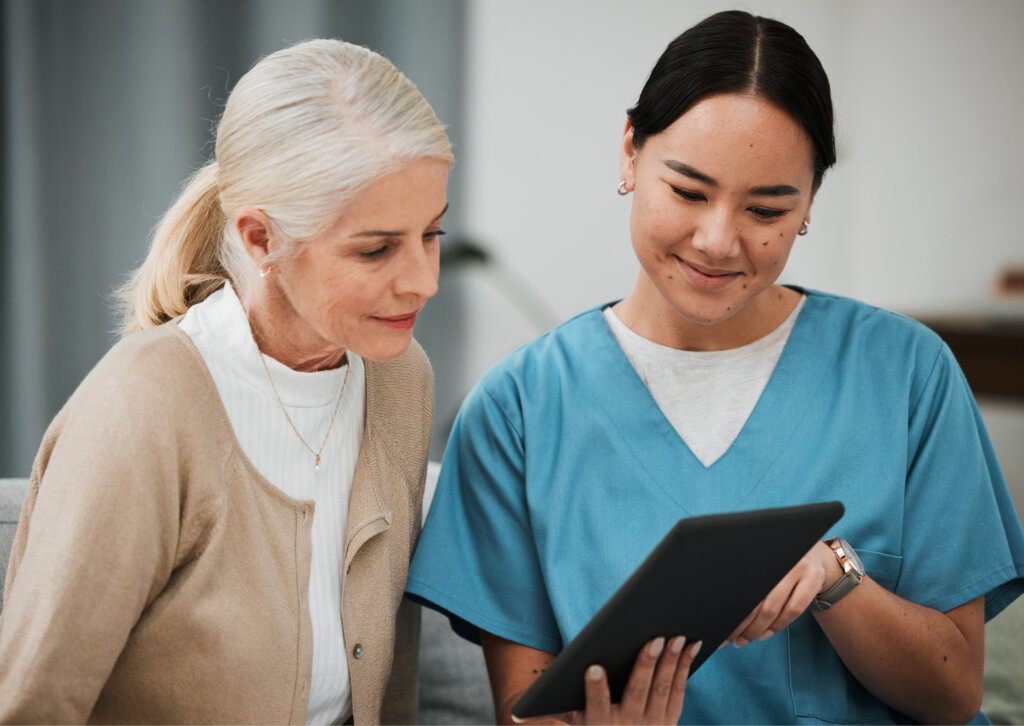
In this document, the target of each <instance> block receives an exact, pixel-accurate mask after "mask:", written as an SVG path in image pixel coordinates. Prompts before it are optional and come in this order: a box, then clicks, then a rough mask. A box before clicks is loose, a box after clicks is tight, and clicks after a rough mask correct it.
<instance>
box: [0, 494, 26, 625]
mask: <svg viewBox="0 0 1024 726" xmlns="http://www.w3.org/2000/svg"><path fill="white" fill-rule="evenodd" d="M27 489H28V479H0V609H3V606H4V596H3V583H4V581H5V580H6V578H7V562H8V560H10V558H11V544H13V542H14V533H15V531H17V529H18V513H19V512H21V503H22V502H23V501H24V500H25V491H26V490H27Z"/></svg>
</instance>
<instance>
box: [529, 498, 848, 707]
mask: <svg viewBox="0 0 1024 726" xmlns="http://www.w3.org/2000/svg"><path fill="white" fill-rule="evenodd" d="M842 515H843V505H842V504H841V503H840V502H820V503H815V504H806V505H801V506H796V507H779V508H773V509H759V510H753V511H747V512H734V513H729V514H716V515H710V516H703V517H691V518H688V519H682V520H680V521H679V522H678V523H677V524H676V525H675V526H674V527H673V528H672V530H671V531H669V533H668V534H667V535H665V537H664V539H662V541H661V542H660V543H659V544H658V546H657V547H655V549H654V551H653V552H651V554H650V555H649V556H648V557H647V559H646V560H644V562H643V564H641V565H640V567H639V568H637V570H636V571H635V572H634V573H633V574H632V575H631V576H630V577H629V579H628V580H626V582H625V583H623V584H622V586H621V587H620V588H619V589H618V590H617V591H616V592H615V594H614V595H613V596H612V597H611V599H609V600H608V602H607V603H606V604H605V605H604V607H602V608H601V609H600V610H599V611H598V612H597V614H596V615H594V617H593V618H592V619H591V620H590V622H589V623H588V624H587V625H586V627H584V628H583V630H582V631H580V633H579V634H578V635H577V636H576V637H575V638H573V640H572V641H571V642H570V643H569V644H568V645H567V646H566V647H565V649H564V650H563V651H562V652H561V653H560V654H559V655H558V657H557V658H556V659H555V660H554V661H553V662H552V663H551V665H550V666H549V667H548V668H547V669H546V670H545V671H544V673H543V674H542V675H541V677H540V678H538V679H537V680H536V681H535V682H534V683H533V685H532V686H531V687H530V689H529V690H528V691H527V692H526V693H525V694H523V697H522V698H520V699H519V701H518V702H517V703H516V705H515V706H514V707H513V710H512V712H513V713H514V714H515V715H516V716H517V717H520V718H527V717H530V716H542V715H547V714H555V713H561V712H563V711H572V710H577V709H582V708H583V707H584V703H585V700H584V690H583V676H584V672H585V671H586V669H587V668H588V667H589V666H590V665H592V664H594V663H598V664H600V665H602V666H604V668H605V670H606V671H607V673H608V684H609V687H610V689H611V695H612V702H613V703H617V702H619V701H620V700H621V697H622V692H623V690H624V689H625V685H626V680H627V679H628V677H629V673H630V671H631V670H632V667H633V663H634V661H635V660H636V656H637V654H638V653H639V652H640V648H641V647H642V646H643V645H644V644H645V643H647V642H648V641H650V640H651V639H653V638H656V637H658V636H664V637H666V638H670V637H672V636H675V635H684V636H686V639H687V642H688V643H692V642H695V641H698V640H702V641H704V646H703V647H702V648H701V652H700V653H699V654H698V655H697V658H696V659H695V660H694V662H693V665H692V666H691V668H690V676H691V677H692V676H693V674H694V673H695V672H696V671H697V669H698V668H700V666H701V665H702V664H703V663H704V661H706V660H707V659H708V658H709V657H711V656H712V655H713V654H714V653H715V650H716V649H717V648H718V646H719V645H720V644H721V643H722V642H724V641H725V639H726V638H727V637H729V635H730V634H731V633H732V631H733V629H734V628H736V626H737V625H739V624H740V623H741V622H742V621H743V619H744V618H745V617H746V616H747V615H749V614H750V612H751V611H752V610H753V609H754V608H755V607H756V606H757V604H758V603H760V602H761V600H763V599H764V597H765V596H766V595H767V594H768V593H769V592H770V591H771V589H772V588H773V587H774V586H775V585H776V584H777V583H778V582H779V580H781V579H782V578H783V577H784V576H785V575H786V573H787V572H789V570H790V569H792V568H793V566H794V565H796V563H797V562H798V561H799V560H800V558H801V557H803V556H804V555H805V554H806V553H807V551H808V550H809V549H810V548H811V547H812V546H813V545H814V544H815V542H817V541H818V540H819V539H820V538H821V537H822V536H823V535H824V534H825V532H827V531H828V529H829V527H831V526H832V525H833V524H834V523H835V522H837V521H838V520H839V518H840V517H841V516H842Z"/></svg>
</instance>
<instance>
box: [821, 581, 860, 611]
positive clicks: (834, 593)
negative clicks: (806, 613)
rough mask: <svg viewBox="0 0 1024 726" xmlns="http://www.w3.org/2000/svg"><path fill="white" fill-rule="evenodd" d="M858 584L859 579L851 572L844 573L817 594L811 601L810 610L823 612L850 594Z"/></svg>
mask: <svg viewBox="0 0 1024 726" xmlns="http://www.w3.org/2000/svg"><path fill="white" fill-rule="evenodd" d="M859 584H860V578H859V577H857V575H856V574H854V573H853V572H844V573H843V576H842V577H840V578H839V579H838V580H836V581H835V582H834V583H833V584H832V586H831V587H829V588H828V589H827V590H824V591H822V592H819V593H818V594H817V595H815V596H814V600H812V601H811V610H814V611H815V612H819V613H820V612H823V611H825V610H828V609H829V608H830V607H832V606H833V605H835V604H836V603H837V602H839V601H840V600H842V599H843V598H844V597H846V596H847V595H849V594H850V591H851V590H853V588H855V587H857V585H859Z"/></svg>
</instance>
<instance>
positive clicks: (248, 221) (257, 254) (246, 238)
mask: <svg viewBox="0 0 1024 726" xmlns="http://www.w3.org/2000/svg"><path fill="white" fill-rule="evenodd" d="M235 229H236V230H238V236H239V237H241V238H242V244H243V245H244V246H245V251H246V252H248V253H249V257H251V258H252V259H253V261H254V262H255V263H256V264H257V265H260V264H261V263H262V262H263V259H264V258H265V257H266V256H267V255H268V254H270V245H271V240H272V237H273V232H272V229H273V228H272V227H271V225H270V218H269V217H268V216H267V215H266V214H265V213H264V212H263V210H262V209H257V208H256V207H242V208H241V209H239V210H238V211H237V212H235Z"/></svg>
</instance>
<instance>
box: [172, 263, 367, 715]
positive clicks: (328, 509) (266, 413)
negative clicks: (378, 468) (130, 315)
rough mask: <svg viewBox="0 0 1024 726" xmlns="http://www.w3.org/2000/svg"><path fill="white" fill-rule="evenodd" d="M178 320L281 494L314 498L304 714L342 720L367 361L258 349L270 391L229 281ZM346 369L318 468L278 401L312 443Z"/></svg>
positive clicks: (346, 705) (346, 708)
mask: <svg viewBox="0 0 1024 726" xmlns="http://www.w3.org/2000/svg"><path fill="white" fill-rule="evenodd" d="M180 327H181V329H182V330H184V331H185V332H186V333H188V335H189V336H190V337H191V338H192V341H193V343H195V345H196V347H197V348H198V349H199V352H200V354H201V355H202V356H203V360H204V362H205V363H206V366H207V367H208V368H209V369H210V373H211V375H212V376H213V380H214V382H215V383H216V385H217V391H218V393H219V394H220V397H221V400H222V401H223V402H224V408H225V409H226V410H227V414H228V419H229V420H230V421H231V426H232V428H233V429H234V432H235V436H236V437H237V439H238V442H239V444H241V447H242V451H244V452H245V454H246V456H248V457H249V460H250V461H251V462H252V463H253V465H254V466H255V467H256V469H257V470H258V471H259V472H260V473H261V474H262V475H263V476H264V477H265V478H266V479H267V480H268V481H269V482H270V483H271V484H273V485H274V486H276V487H277V488H278V489H280V490H281V491H283V492H284V493H285V494H287V495H288V496H290V497H294V498H295V499H312V500H314V501H315V502H316V511H315V515H314V518H313V526H312V534H311V537H312V550H313V557H312V562H311V563H310V577H309V593H308V598H309V614H310V618H311V620H312V625H313V676H312V680H311V683H310V688H309V703H308V706H307V708H306V723H308V724H314V723H315V724H320V723H341V722H343V721H345V720H346V719H348V718H349V716H351V715H352V690H351V685H350V683H349V674H348V661H347V660H346V656H345V637H344V634H343V633H342V627H341V588H342V571H343V570H342V563H343V556H344V543H345V523H346V518H347V514H348V500H349V493H350V492H351V489H352V478H353V476H354V475H355V468H356V460H357V458H358V456H359V449H360V446H361V445H362V441H363V427H364V422H365V404H366V388H365V374H364V368H363V361H362V359H361V358H360V357H359V356H357V355H354V354H353V353H352V352H351V351H349V352H348V355H347V359H348V362H347V364H346V365H344V366H341V367H340V368H337V369H334V370H328V371H317V372H313V373H303V372H299V371H294V370H292V369H291V368H288V367H287V366H285V365H283V364H281V363H278V362H277V361H276V360H274V359H273V358H270V357H267V356H264V360H265V361H266V364H267V369H268V370H269V373H270V375H271V376H273V381H274V386H276V388H277V394H275V393H274V390H273V388H271V384H270V381H269V380H268V378H267V373H268V371H267V370H264V368H263V364H262V363H261V362H260V355H261V353H260V352H259V349H258V348H257V347H256V343H255V341H254V340H253V337H252V330H251V328H250V327H249V319H248V316H247V314H246V312H245V310H244V309H243V307H242V304H241V302H240V301H239V299H238V296H237V295H236V293H235V291H234V289H233V288H232V286H231V284H230V283H227V284H225V285H224V287H223V288H221V289H220V290H218V291H217V292H215V293H214V294H212V295H211V296H210V297H208V298H207V299H206V300H204V301H203V302H201V303H199V304H198V305H195V306H193V307H192V308H190V309H189V311H188V312H187V313H186V314H185V316H184V318H183V319H182V321H181V323H180ZM349 369H350V370H349ZM346 371H347V372H348V381H347V382H346V383H345V390H344V394H343V396H342V400H341V404H340V407H339V408H338V413H337V417H336V419H335V421H334V428H333V429H332V430H331V433H330V436H328V438H327V442H326V444H325V445H324V449H323V453H322V454H321V462H320V471H319V473H317V472H316V471H315V467H314V463H315V457H314V455H313V454H312V453H310V451H309V449H307V448H306V447H305V446H304V445H303V443H302V442H301V441H300V440H299V437H298V436H297V435H296V433H295V431H294V430H292V427H291V425H289V423H288V420H287V419H286V418H285V414H284V411H283V410H282V403H283V406H284V407H286V408H287V411H288V416H289V417H291V420H292V422H293V423H294V424H295V427H296V429H298V431H299V432H300V433H301V435H302V438H303V439H305V441H306V442H307V443H308V444H309V446H310V448H312V449H313V451H317V450H318V449H319V448H320V444H321V443H322V442H323V441H324V436H325V435H326V434H327V431H328V427H329V426H330V421H331V414H332V413H333V412H334V408H335V405H336V404H337V403H338V395H339V392H340V391H341V387H342V381H343V380H344V379H345V374H346ZM278 394H279V395H280V401H279V400H278Z"/></svg>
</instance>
